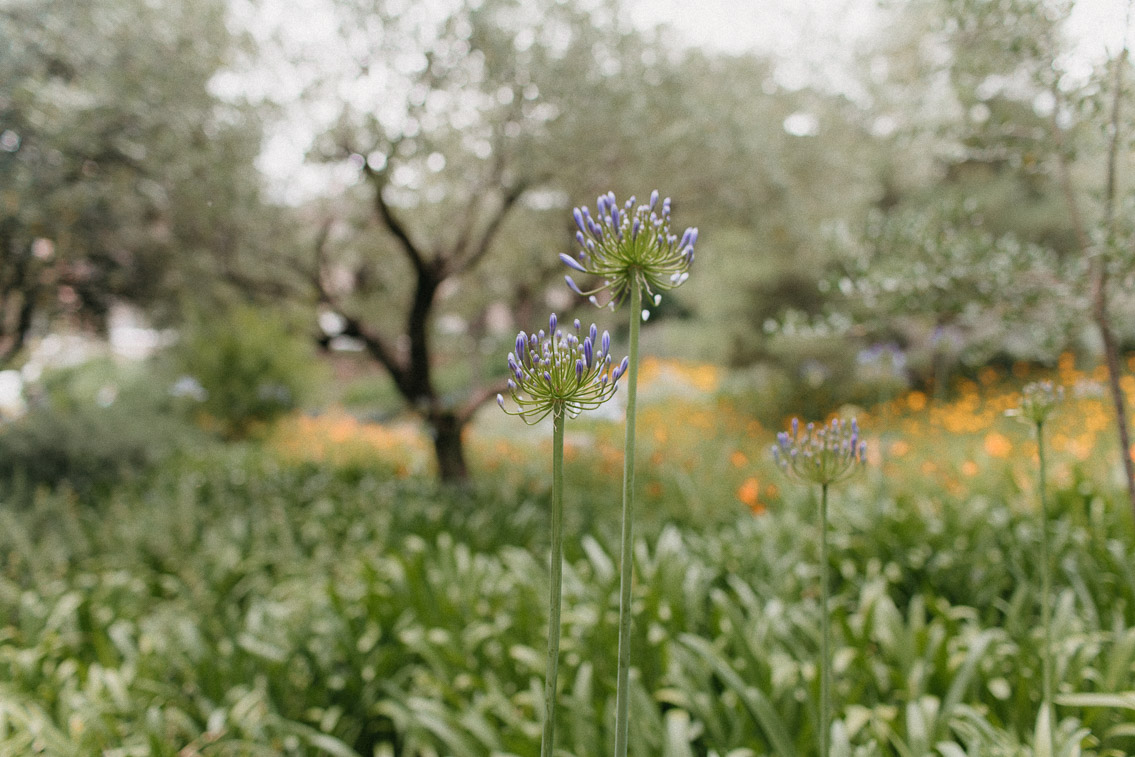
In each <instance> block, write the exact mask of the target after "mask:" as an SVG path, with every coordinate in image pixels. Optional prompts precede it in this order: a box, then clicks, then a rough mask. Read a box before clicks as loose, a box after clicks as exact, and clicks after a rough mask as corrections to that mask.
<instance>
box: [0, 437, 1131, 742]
mask: <svg viewBox="0 0 1135 757" xmlns="http://www.w3.org/2000/svg"><path fill="white" fill-rule="evenodd" d="M877 484H878V482H875V481H868V482H865V483H863V484H862V485H855V486H850V487H848V488H847V491H846V493H844V492H842V491H841V493H840V496H839V497H838V498H837V499H838V506H837V507H833V510H832V516H833V524H832V538H833V550H832V564H831V565H830V569H831V571H832V575H833V578H834V580H833V586H832V589H833V603H832V607H833V618H832V629H833V637H834V638H833V641H834V643H833V656H834V659H835V660H836V665H837V670H838V671H839V672H838V675H837V676H836V678H835V682H836V685H835V690H834V692H833V698H834V700H835V710H834V712H835V716H836V719H835V729H834V733H835V736H834V739H833V743H832V747H833V754H858V755H864V756H866V755H880V756H882V755H887V756H888V757H889V756H891V755H894V756H896V757H898V756H905V755H919V754H928V753H933V752H934V751H935V750H937V752H938V753H940V754H943V755H946V757H951V756H953V755H968V754H972V755H991V754H1005V755H1026V756H1027V755H1033V754H1034V753H1036V752H1034V751H1033V748H1032V746H1031V745H1032V743H1033V739H1034V732H1035V730H1036V728H1035V726H1036V715H1037V711H1038V708H1039V704H1040V692H1039V685H1038V682H1039V678H1040V652H1041V648H1042V639H1041V634H1040V632H1039V630H1038V617H1037V612H1038V610H1037V607H1038V602H1037V596H1038V594H1037V593H1038V592H1039V590H1040V585H1041V572H1040V571H1041V567H1040V566H1039V565H1038V564H1037V560H1036V554H1037V552H1038V546H1039V538H1040V532H1039V529H1038V527H1037V524H1036V519H1035V517H1034V516H1033V514H1032V513H1020V512H1016V511H1015V510H1014V509H1012V508H1010V507H1009V506H1007V505H1006V504H1005V503H1004V502H1002V501H997V500H995V499H992V498H969V499H966V500H957V501H953V500H951V501H948V502H946V503H943V504H942V506H941V508H940V509H937V510H936V509H934V508H931V507H929V506H921V505H919V504H918V503H912V502H906V501H902V502H900V501H896V500H895V499H894V498H893V497H891V496H890V495H889V494H887V493H886V491H885V490H881V489H878V488H876V486H877ZM579 506H580V507H583V508H585V509H588V508H591V509H594V510H595V511H596V512H597V513H599V515H598V516H597V524H600V523H606V526H603V527H599V528H597V529H596V530H595V531H594V532H592V531H590V530H588V531H583V532H579V531H570V530H569V533H568V534H566V535H567V536H568V537H569V538H568V539H566V540H565V546H566V550H567V555H566V557H567V560H566V563H565V570H564V591H565V596H564V614H563V620H564V626H563V629H564V639H563V647H562V649H563V663H562V667H561V673H560V680H561V683H562V686H563V688H562V694H561V696H562V698H561V707H560V722H559V725H558V729H557V730H558V732H559V733H560V734H561V738H560V744H561V746H562V747H563V750H564V752H565V753H566V754H570V755H578V756H579V757H584V756H590V755H594V754H601V753H603V752H604V751H606V750H607V747H608V745H609V741H610V738H611V726H612V722H613V721H612V712H613V707H614V689H615V665H614V660H613V655H612V654H611V650H612V649H613V648H614V644H615V641H616V638H617V632H618V628H617V618H616V613H615V607H614V605H613V604H612V598H613V597H614V596H615V593H616V591H617V586H618V575H617V570H616V567H615V555H616V554H617V550H618V539H617V528H614V527H613V526H614V525H615V523H614V521H615V512H614V510H615V509H616V508H612V507H611V506H610V503H609V502H606V503H605V502H603V501H601V500H596V501H590V500H589V501H587V502H581V503H579ZM544 507H546V502H545V501H544V499H543V498H532V497H531V496H529V495H524V494H516V493H514V494H513V495H512V498H508V497H502V496H500V495H499V494H498V495H494V496H492V497H484V496H481V495H479V494H476V493H465V494H439V493H438V492H437V491H436V490H435V489H434V488H433V487H432V486H429V485H428V484H426V483H423V482H421V481H413V480H410V481H406V482H393V481H390V480H387V479H384V478H381V477H377V476H375V475H373V474H369V473H366V472H365V471H359V470H355V471H352V472H350V473H344V474H342V475H339V474H333V473H330V472H328V471H326V470H321V469H319V468H317V467H314V466H299V467H281V465H280V464H279V463H278V462H276V461H274V460H273V459H272V458H270V457H265V456H263V455H262V454H260V453H257V452H255V450H251V449H249V448H244V447H230V448H228V449H225V450H218V451H217V452H215V453H212V454H208V455H203V456H202V457H200V459H198V460H196V461H185V462H183V463H181V464H179V465H178V466H169V467H167V468H165V469H164V471H163V472H161V473H160V474H159V475H158V476H157V477H156V478H154V479H153V480H152V481H151V482H150V484H149V485H148V486H147V487H146V488H144V489H142V490H139V491H137V492H135V493H133V494H128V493H125V492H124V493H120V494H118V495H116V496H113V497H110V498H108V499H105V500H102V501H101V503H100V504H99V506H98V507H97V508H94V509H92V508H83V509H79V510H77V509H76V508H75V507H74V505H73V503H72V502H71V500H69V499H68V498H66V497H57V496H47V495H45V496H41V497H40V498H39V500H38V502H37V506H36V508H34V509H30V510H22V511H13V510H10V509H6V510H2V511H0V555H3V562H2V563H0V617H4V618H5V619H6V620H5V625H4V626H3V628H2V630H0V680H3V681H4V682H5V683H4V684H3V697H2V699H3V705H2V706H3V708H4V709H3V712H4V718H3V719H2V720H0V750H7V753H19V752H20V751H21V750H25V751H26V749H27V745H28V744H29V743H30V742H31V741H32V740H34V739H39V740H40V743H42V744H43V745H44V748H45V750H46V753H47V754H51V755H62V754H73V753H81V754H91V753H98V752H100V751H102V750H105V749H121V748H125V749H128V750H133V751H139V752H141V751H146V750H149V752H148V753H150V754H157V755H164V754H168V755H171V756H172V755H174V754H176V753H177V750H179V749H182V748H184V747H185V746H186V745H189V744H192V745H194V746H195V747H204V746H206V745H208V746H209V747H210V748H211V749H213V750H215V751H217V752H218V753H239V754H256V753H261V752H263V753H265V754H267V753H268V752H271V753H274V754H285V755H317V754H344V755H347V754H359V755H370V754H373V753H374V750H375V749H378V750H379V753H380V754H382V753H386V754H395V755H406V756H407V757H410V756H414V757H418V756H422V757H424V756H425V755H430V754H453V755H478V754H484V755H492V754H496V755H519V754H531V753H534V752H535V751H536V749H537V745H538V743H539V736H540V720H539V713H541V712H542V710H543V706H542V704H543V703H542V693H541V685H540V682H541V677H542V672H543V662H544V661H543V654H542V650H543V646H544V634H545V616H544V611H545V600H546V592H547V570H546V563H545V560H544V558H543V557H542V556H541V555H542V554H543V551H544V549H545V548H546V543H545V541H544V539H545V536H544V534H545V522H544V511H543V508H544ZM1073 520H1074V519H1062V520H1059V521H1056V522H1054V523H1053V524H1052V525H1053V531H1052V539H1053V555H1052V561H1053V565H1054V566H1057V567H1058V572H1057V580H1056V587H1057V595H1056V601H1055V603H1054V622H1053V633H1054V640H1055V642H1056V644H1055V650H1056V656H1057V663H1056V666H1055V670H1056V672H1057V680H1058V682H1059V691H1060V692H1061V695H1060V696H1058V699H1057V701H1058V713H1059V715H1060V718H1061V722H1060V727H1059V729H1058V732H1057V745H1058V749H1065V750H1067V749H1071V748H1073V747H1075V748H1078V749H1080V750H1081V752H1080V753H1081V754H1083V755H1105V754H1119V753H1123V752H1130V751H1132V749H1133V748H1135V742H1133V741H1132V739H1133V738H1135V736H1133V735H1132V734H1131V733H1130V729H1129V727H1128V723H1129V717H1128V714H1129V710H1128V709H1126V708H1127V706H1128V703H1129V696H1130V695H1129V694H1125V693H1124V692H1130V691H1135V674H1133V672H1132V670H1133V669H1132V662H1133V660H1135V635H1133V632H1132V630H1131V629H1132V628H1133V627H1135V615H1133V613H1135V573H1133V572H1132V568H1131V566H1132V565H1133V564H1135V556H1133V555H1132V553H1131V549H1130V544H1131V543H1132V541H1133V539H1132V536H1133V534H1132V532H1131V525H1130V522H1129V520H1128V519H1127V518H1125V517H1124V513H1123V511H1122V509H1118V508H1112V509H1100V510H1099V512H1098V513H1096V515H1095V516H1093V518H1091V519H1081V520H1078V521H1076V522H1073ZM643 526H644V527H643V528H642V529H641V533H640V534H639V537H638V539H637V541H636V545H635V551H634V555H635V571H636V575H637V576H638V579H639V580H638V581H637V582H636V585H635V588H634V607H635V626H634V634H635V638H634V645H635V649H636V650H637V652H636V673H635V675H633V676H632V678H631V694H632V698H631V709H632V719H631V723H632V727H631V728H632V733H631V753H632V754H635V755H636V756H637V757H647V756H648V755H650V756H653V755H659V754H662V755H676V756H677V757H681V756H682V755H688V754H695V755H717V756H718V757H725V756H726V755H730V754H732V755H735V756H739V755H745V754H749V755H754V754H755V755H761V754H808V753H809V751H808V749H809V746H808V745H809V744H812V743H814V727H815V725H814V724H815V722H816V721H815V712H814V711H813V706H812V705H810V704H809V702H814V701H815V699H814V698H815V687H816V686H817V676H816V670H815V666H814V664H813V663H812V662H811V661H812V660H814V659H815V655H816V649H817V645H818V643H819V638H818V635H817V630H816V629H817V628H818V626H819V623H818V621H819V612H820V607H819V603H818V601H817V599H816V595H815V592H814V588H815V585H816V581H817V573H816V569H815V566H816V564H817V562H816V560H817V552H818V532H817V530H816V528H815V524H814V518H813V513H812V503H810V502H808V501H805V500H800V501H793V502H788V503H786V504H785V507H784V508H783V509H782V510H781V511H780V512H778V514H777V515H776V517H763V518H750V517H745V518H744V519H740V520H734V521H729V522H724V523H721V524H717V525H712V526H709V527H705V526H702V525H701V524H697V523H694V522H692V521H691V522H685V523H681V522H677V523H669V524H667V523H658V522H651V521H647V522H645V523H644V524H643ZM569 529H570V526H569ZM604 533H606V534H607V535H603V534H604ZM596 534H598V535H596ZM1088 695H1090V696H1088ZM258 750H259V751H258ZM383 750H387V751H383ZM1065 753H1067V752H1065Z"/></svg>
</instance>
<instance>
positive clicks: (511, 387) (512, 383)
mask: <svg viewBox="0 0 1135 757" xmlns="http://www.w3.org/2000/svg"><path fill="white" fill-rule="evenodd" d="M508 390H509V391H510V392H515V391H516V382H515V381H513V380H512V379H509V380H508Z"/></svg>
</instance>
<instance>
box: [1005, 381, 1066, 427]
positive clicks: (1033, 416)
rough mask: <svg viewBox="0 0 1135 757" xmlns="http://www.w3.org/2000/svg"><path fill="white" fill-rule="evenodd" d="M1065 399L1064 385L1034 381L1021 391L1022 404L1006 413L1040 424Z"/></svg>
mask: <svg viewBox="0 0 1135 757" xmlns="http://www.w3.org/2000/svg"><path fill="white" fill-rule="evenodd" d="M1063 401H1064V387H1062V386H1056V385H1054V384H1053V383H1052V382H1051V381H1034V382H1032V383H1030V384H1026V385H1025V388H1024V389H1023V390H1022V391H1021V404H1020V405H1018V406H1017V407H1015V408H1013V409H1012V410H1007V411H1006V412H1005V414H1006V415H1012V416H1016V417H1018V418H1020V419H1021V420H1023V421H1026V422H1028V423H1032V424H1036V425H1040V424H1042V423H1044V422H1045V421H1046V420H1048V416H1050V415H1052V413H1053V411H1055V410H1056V407H1057V406H1058V405H1059V404H1060V403H1061V402H1063Z"/></svg>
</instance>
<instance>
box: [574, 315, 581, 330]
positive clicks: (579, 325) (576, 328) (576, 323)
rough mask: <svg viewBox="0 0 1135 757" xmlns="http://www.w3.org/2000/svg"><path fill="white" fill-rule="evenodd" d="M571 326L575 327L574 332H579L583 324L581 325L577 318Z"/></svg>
mask: <svg viewBox="0 0 1135 757" xmlns="http://www.w3.org/2000/svg"><path fill="white" fill-rule="evenodd" d="M572 325H573V326H575V330H576V331H579V330H580V328H582V326H583V324H581V323H580V322H579V319H578V318H576V319H575V322H574V323H572Z"/></svg>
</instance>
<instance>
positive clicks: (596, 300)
mask: <svg viewBox="0 0 1135 757" xmlns="http://www.w3.org/2000/svg"><path fill="white" fill-rule="evenodd" d="M580 294H583V292H580ZM587 301H588V302H590V303H591V304H592V305H594V306H595V307H599V298H598V297H596V296H595V295H591V296H590V297H588V298H587Z"/></svg>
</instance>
